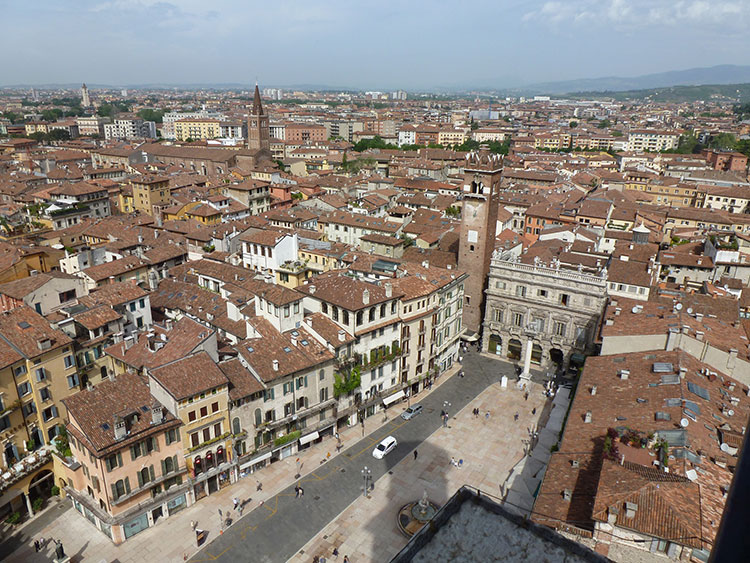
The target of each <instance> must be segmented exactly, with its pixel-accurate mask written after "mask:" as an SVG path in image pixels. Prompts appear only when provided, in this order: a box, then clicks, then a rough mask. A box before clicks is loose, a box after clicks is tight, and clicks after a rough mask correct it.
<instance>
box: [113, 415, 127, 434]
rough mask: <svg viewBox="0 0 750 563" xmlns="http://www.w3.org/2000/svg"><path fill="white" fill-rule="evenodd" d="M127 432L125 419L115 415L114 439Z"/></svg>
mask: <svg viewBox="0 0 750 563" xmlns="http://www.w3.org/2000/svg"><path fill="white" fill-rule="evenodd" d="M127 434H128V429H127V427H126V426H125V419H124V418H122V417H120V416H115V440H122V439H123V438H124V437H125V436H127Z"/></svg>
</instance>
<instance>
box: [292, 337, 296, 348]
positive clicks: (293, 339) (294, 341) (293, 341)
mask: <svg viewBox="0 0 750 563" xmlns="http://www.w3.org/2000/svg"><path fill="white" fill-rule="evenodd" d="M292 346H294V347H295V348H296V347H297V337H296V336H294V335H293V334H292Z"/></svg>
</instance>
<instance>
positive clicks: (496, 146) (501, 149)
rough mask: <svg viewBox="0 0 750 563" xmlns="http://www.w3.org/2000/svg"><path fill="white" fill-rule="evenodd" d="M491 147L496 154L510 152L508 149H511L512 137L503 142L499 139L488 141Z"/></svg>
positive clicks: (491, 150)
mask: <svg viewBox="0 0 750 563" xmlns="http://www.w3.org/2000/svg"><path fill="white" fill-rule="evenodd" d="M487 144H488V145H489V147H490V152H494V153H495V154H503V155H505V154H508V151H509V150H510V139H505V140H504V141H503V142H502V143H500V142H498V141H490V142H489V143H487Z"/></svg>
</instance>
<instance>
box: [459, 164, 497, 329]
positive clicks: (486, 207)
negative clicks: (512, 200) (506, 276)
mask: <svg viewBox="0 0 750 563" xmlns="http://www.w3.org/2000/svg"><path fill="white" fill-rule="evenodd" d="M502 171H503V157H502V156H500V155H496V154H492V153H490V152H489V151H484V150H483V151H480V152H471V153H469V154H468V155H466V163H465V165H464V186H463V193H462V196H463V206H462V211H461V239H460V242H459V249H458V267H459V268H460V269H462V270H464V271H465V272H467V273H468V274H469V277H468V279H467V280H466V283H465V284H464V307H463V321H462V324H463V327H464V328H465V329H467V330H469V331H472V332H475V333H477V334H479V333H480V331H481V327H482V319H483V317H484V297H485V296H484V290H485V288H486V287H487V276H488V275H489V271H490V260H491V258H492V252H493V250H494V248H495V228H496V224H497V209H498V205H499V192H500V177H501V174H502Z"/></svg>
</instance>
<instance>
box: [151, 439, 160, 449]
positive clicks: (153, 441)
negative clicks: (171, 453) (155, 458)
mask: <svg viewBox="0 0 750 563" xmlns="http://www.w3.org/2000/svg"><path fill="white" fill-rule="evenodd" d="M151 442H152V443H153V444H154V451H155V452H158V451H159V440H157V439H156V437H154V436H152V437H151Z"/></svg>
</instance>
